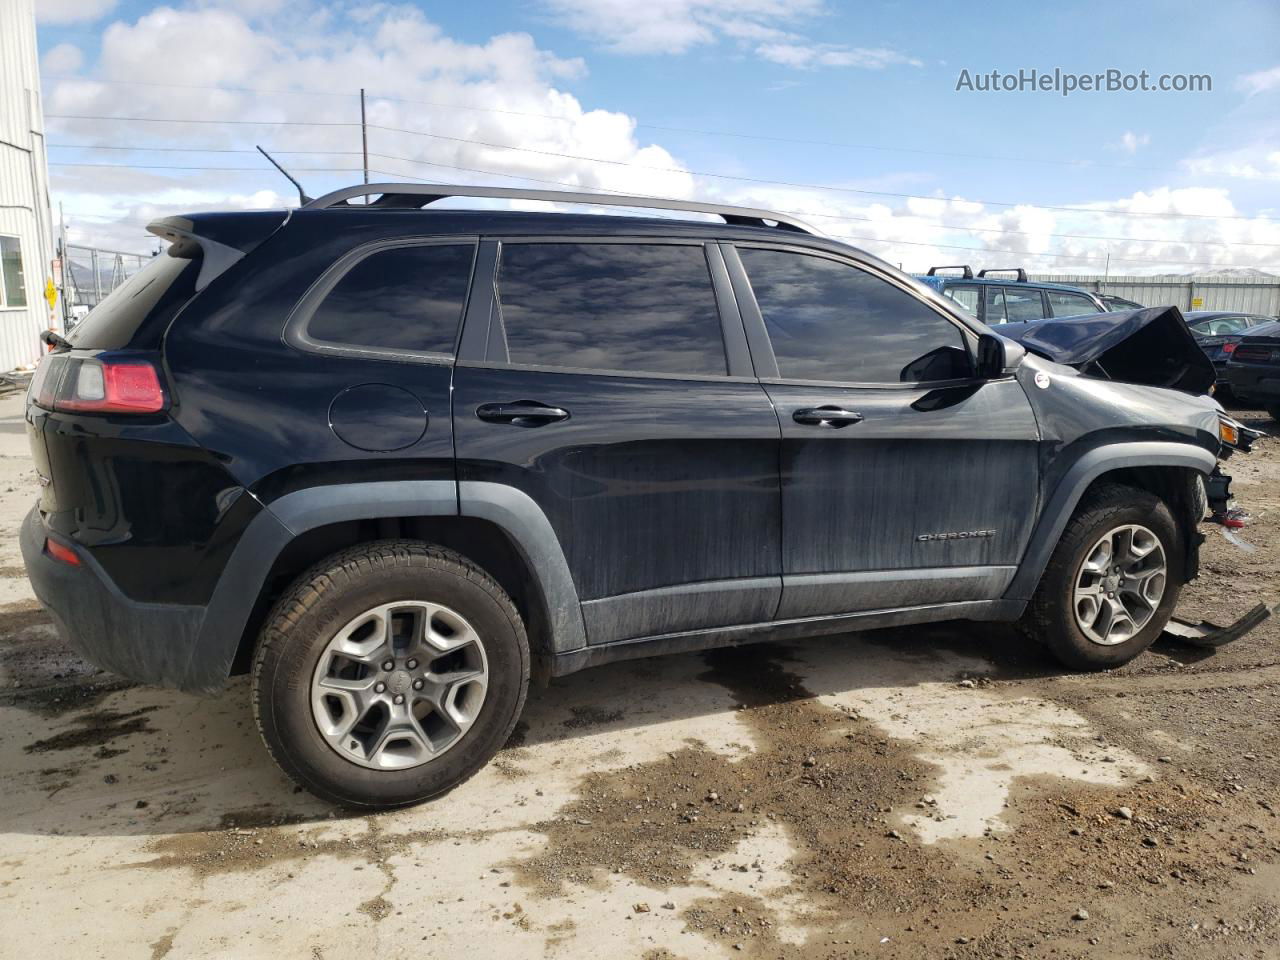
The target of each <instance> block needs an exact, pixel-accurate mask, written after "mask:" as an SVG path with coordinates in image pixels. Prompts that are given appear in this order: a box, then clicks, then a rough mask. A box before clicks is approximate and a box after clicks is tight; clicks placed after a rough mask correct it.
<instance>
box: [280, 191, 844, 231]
mask: <svg viewBox="0 0 1280 960" xmlns="http://www.w3.org/2000/svg"><path fill="white" fill-rule="evenodd" d="M372 196H377V197H378V199H377V200H374V201H373V202H372V203H369V204H351V203H349V202H348V201H350V200H351V199H352V198H353V197H372ZM448 197H472V198H485V199H501V200H547V201H550V202H552V203H589V204H596V205H599V206H606V207H639V208H642V209H649V210H679V211H682V212H684V213H709V214H714V215H715V216H718V217H723V218H724V222H725V223H728V224H732V225H734V226H739V227H767V226H769V222H770V221H772V222H773V223H774V224H776V225H777V229H779V230H794V231H796V232H797V233H811V234H814V235H815V236H821V233H820V231H818V230H817V229H815V228H814V227H811V226H809V224H807V223H805V222H804V221H803V220H797V219H796V218H795V217H791V216H788V215H787V214H785V213H775V212H774V211H772V210H755V209H752V208H751V207H731V206H727V205H725V204H719V203H698V202H697V201H691V200H666V199H664V198H662V197H640V196H628V195H624V194H605V193H573V192H570V191H566V190H524V189H520V188H517V187H467V186H456V185H451V184H444V183H365V184H359V185H357V186H354V187H343V188H342V189H341V190H334V191H333V192H332V193H326V194H325V195H324V196H323V197H317V198H316V199H315V200H312V201H311V202H310V203H304V204H303V205H302V208H301V209H303V210H325V209H328V208H331V207H347V206H350V207H352V208H353V209H358V210H364V209H368V208H369V207H381V208H384V209H386V208H395V209H410V210H417V209H421V208H422V207H425V206H426V205H427V204H430V203H435V202H436V201H437V200H444V199H446V198H448Z"/></svg>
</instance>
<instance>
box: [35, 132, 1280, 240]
mask: <svg viewBox="0 0 1280 960" xmlns="http://www.w3.org/2000/svg"><path fill="white" fill-rule="evenodd" d="M46 116H47V118H48V119H51V120H110V121H116V122H124V123H135V122H137V123H200V124H233V125H248V126H319V127H356V126H359V125H360V124H359V123H358V122H355V123H352V122H346V121H305V120H279V121H274V120H212V119H203V118H201V119H196V120H177V119H172V118H163V117H103V116H89V115H73V114H52V113H51V114H46ZM369 126H370V127H371V128H373V129H375V130H383V131H385V132H388V133H400V134H405V135H408V136H416V137H429V138H431V139H434V140H444V141H448V142H452V143H465V144H470V145H472V146H479V147H488V148H490V149H494V150H514V151H519V152H521V153H531V154H535V155H537V156H548V157H557V158H559V159H562V160H578V161H581V162H584V163H602V164H608V165H610V166H619V167H626V168H628V169H633V170H649V171H653V172H658V173H678V174H683V175H685V176H693V177H707V178H710V179H715V180H731V181H735V182H739V183H754V184H760V185H764V186H778V187H791V188H795V189H804V190H827V191H832V192H836V193H852V194H858V195H861V196H871V197H888V198H891V199H896V200H925V201H929V202H932V203H952V202H956V201H957V199H958V201H959V202H963V203H978V204H982V205H984V206H991V207H1038V208H1039V209H1041V210H1058V211H1062V212H1066V213H1074V214H1080V215H1093V216H1108V217H1147V218H1153V219H1164V220H1241V221H1254V222H1266V223H1270V222H1273V218H1271V217H1262V216H1254V217H1249V216H1242V215H1238V214H1208V213H1165V212H1158V211H1142V210H1123V211H1122V210H1093V209H1089V208H1087V207H1079V206H1076V207H1069V206H1061V205H1054V204H1047V203H1032V202H1029V201H1012V200H977V199H963V198H948V197H930V196H925V195H923V194H916V193H895V192H891V191H886V190H863V189H858V188H856V187H837V186H828V185H825V184H819V183H802V182H797V181H790V180H769V179H766V178H763V177H747V176H742V175H739V174H730V173H716V172H713V171H705V170H686V169H683V168H680V167H659V166H654V165H650V164H641V163H631V162H629V161H626V160H611V159H607V158H603V157H586V156H582V155H581V154H573V153H563V152H561V151H556V150H542V149H538V148H536V147H521V146H517V145H515V144H510V143H493V142H491V141H485V140H474V139H470V138H467V137H454V136H449V135H446V134H441V133H430V132H428V131H426V130H409V129H405V128H403V127H388V126H384V125H381V124H372V123H371V124H369Z"/></svg>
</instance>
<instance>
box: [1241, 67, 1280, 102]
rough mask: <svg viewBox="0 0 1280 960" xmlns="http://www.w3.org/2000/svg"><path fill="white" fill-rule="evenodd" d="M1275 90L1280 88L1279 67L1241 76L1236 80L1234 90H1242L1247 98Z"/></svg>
mask: <svg viewBox="0 0 1280 960" xmlns="http://www.w3.org/2000/svg"><path fill="white" fill-rule="evenodd" d="M1277 88H1280V66H1275V67H1271V68H1270V69H1269V70H1258V71H1256V72H1254V73H1246V74H1242V75H1241V76H1239V77H1237V78H1236V89H1238V90H1243V91H1244V92H1245V93H1247V94H1248V95H1249V96H1253V95H1254V94H1258V93H1265V92H1267V91H1268V90H1275V89H1277Z"/></svg>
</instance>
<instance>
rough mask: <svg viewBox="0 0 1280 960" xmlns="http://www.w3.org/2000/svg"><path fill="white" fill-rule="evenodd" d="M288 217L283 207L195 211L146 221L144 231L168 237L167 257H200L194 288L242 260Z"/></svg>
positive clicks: (203, 285) (190, 258) (211, 280)
mask: <svg viewBox="0 0 1280 960" xmlns="http://www.w3.org/2000/svg"><path fill="white" fill-rule="evenodd" d="M288 219H289V211H284V210H272V211H253V212H247V213H199V214H193V215H191V216H188V217H162V218H160V219H159V220H153V221H152V222H151V223H150V224H148V225H147V232H148V233H153V234H155V235H156V236H157V237H160V238H161V239H162V240H168V241H169V249H168V251H167V252H168V254H169V256H171V257H177V258H178V259H180V260H194V259H196V257H200V273H199V274H197V276H196V283H195V288H196V291H197V292H198V291H200V290H203V289H204V288H205V287H207V286H208V285H209V284H211V283H212V282H213V281H214V280H215V279H217V278H218V277H220V276H222V274H224V273H226V272H227V271H228V270H230V269H231V268H232V267H234V266H235V265H236V264H237V263H239V262H240V261H241V260H243V259H244V257H245V255H246V254H248V253H250V252H251V251H253V249H254V248H255V247H257V246H258V245H259V244H260V243H262V241H264V240H266V239H267V237H269V236H271V234H273V233H275V232H276V231H277V230H278V229H280V228H281V227H282V226H284V225H285V223H286V222H287V221H288Z"/></svg>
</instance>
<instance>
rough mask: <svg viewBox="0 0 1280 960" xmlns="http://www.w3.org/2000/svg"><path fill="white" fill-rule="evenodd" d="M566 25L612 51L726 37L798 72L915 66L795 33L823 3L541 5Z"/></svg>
mask: <svg viewBox="0 0 1280 960" xmlns="http://www.w3.org/2000/svg"><path fill="white" fill-rule="evenodd" d="M544 2H545V3H546V4H547V5H548V6H549V7H550V8H551V10H552V11H553V13H555V14H556V16H557V17H558V18H559V19H560V20H561V22H563V23H564V24H565V25H566V26H568V27H570V28H571V29H573V30H576V31H577V32H579V33H582V34H584V35H586V36H588V37H591V38H592V39H594V40H596V41H598V42H600V43H602V44H603V45H604V46H605V47H606V48H608V49H610V50H613V51H615V52H618V53H647V54H678V53H687V52H688V51H689V50H691V49H693V48H694V47H699V46H706V45H710V44H714V43H717V42H719V41H721V40H730V41H733V42H735V43H737V44H738V45H739V46H740V47H742V48H743V49H748V50H751V51H753V52H754V53H755V54H756V55H757V56H759V57H761V58H762V59H764V60H768V61H770V62H772V63H778V64H782V65H783V66H788V67H794V68H797V69H805V70H812V69H815V68H818V67H862V68H866V69H872V70H879V69H882V68H884V67H886V66H890V65H893V64H910V65H913V66H920V65H921V64H920V61H919V60H916V59H914V58H912V57H908V56H906V55H905V54H902V53H899V52H898V51H896V50H891V49H888V48H885V47H871V48H869V47H847V46H844V45H842V44H829V43H816V42H813V41H811V40H809V39H807V38H805V37H804V36H803V35H801V34H798V33H795V32H793V28H794V27H796V26H797V25H798V24H800V23H803V22H804V21H807V20H811V19H813V18H815V17H818V16H820V15H822V14H823V13H825V12H826V8H825V4H824V3H823V0H649V2H641V3H637V2H635V0H544Z"/></svg>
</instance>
